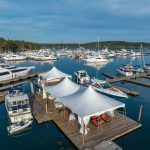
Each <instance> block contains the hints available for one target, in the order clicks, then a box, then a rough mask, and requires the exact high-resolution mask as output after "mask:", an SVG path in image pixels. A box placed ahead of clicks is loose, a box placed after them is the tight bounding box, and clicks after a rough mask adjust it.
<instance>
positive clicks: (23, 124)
mask: <svg viewBox="0 0 150 150" xmlns="http://www.w3.org/2000/svg"><path fill="white" fill-rule="evenodd" d="M31 125H32V120H22V121H20V122H17V123H14V124H12V125H10V126H8V127H7V131H8V133H9V134H10V135H12V134H17V133H20V132H22V131H24V130H25V129H26V128H27V127H29V126H31Z"/></svg>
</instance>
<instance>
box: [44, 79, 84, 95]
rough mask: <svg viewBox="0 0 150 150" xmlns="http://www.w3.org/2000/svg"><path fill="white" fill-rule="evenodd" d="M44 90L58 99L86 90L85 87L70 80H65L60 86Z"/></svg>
mask: <svg viewBox="0 0 150 150" xmlns="http://www.w3.org/2000/svg"><path fill="white" fill-rule="evenodd" d="M43 89H44V90H45V91H46V93H49V94H52V95H53V96H55V97H56V98H60V97H64V96H68V95H71V94H73V93H75V92H77V91H78V90H83V89H85V87H83V86H80V85H78V84H76V83H74V82H72V81H71V80H69V79H68V78H65V79H63V80H62V81H61V82H59V83H58V84H56V85H53V86H48V87H44V88H43Z"/></svg>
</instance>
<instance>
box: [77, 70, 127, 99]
mask: <svg viewBox="0 0 150 150" xmlns="http://www.w3.org/2000/svg"><path fill="white" fill-rule="evenodd" d="M75 76H76V79H75V80H76V82H77V83H78V84H82V85H84V86H89V85H91V86H92V87H93V89H94V90H95V91H97V92H101V93H103V94H105V95H109V96H114V97H120V98H127V97H128V96H127V95H126V94H125V93H124V92H122V91H120V90H119V89H117V88H115V87H113V86H111V85H110V84H109V83H108V82H107V81H104V80H99V79H95V78H91V79H90V77H89V75H88V74H87V72H86V71H85V70H81V71H77V72H75Z"/></svg>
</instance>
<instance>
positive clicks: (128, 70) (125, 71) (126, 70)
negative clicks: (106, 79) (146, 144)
mask: <svg viewBox="0 0 150 150" xmlns="http://www.w3.org/2000/svg"><path fill="white" fill-rule="evenodd" d="M132 69H133V66H130V65H124V66H122V67H120V68H119V69H117V72H118V73H119V74H121V75H124V76H132V75H133V70H132Z"/></svg>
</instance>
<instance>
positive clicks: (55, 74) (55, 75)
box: [39, 66, 72, 81]
mask: <svg viewBox="0 0 150 150" xmlns="http://www.w3.org/2000/svg"><path fill="white" fill-rule="evenodd" d="M39 76H40V77H42V78H43V79H45V80H46V81H50V80H55V79H61V78H65V77H68V78H72V76H71V75H69V74H66V73H64V72H62V71H60V70H58V69H57V68H56V67H55V66H54V67H53V68H52V69H51V70H50V71H48V72H46V73H42V74H39Z"/></svg>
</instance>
